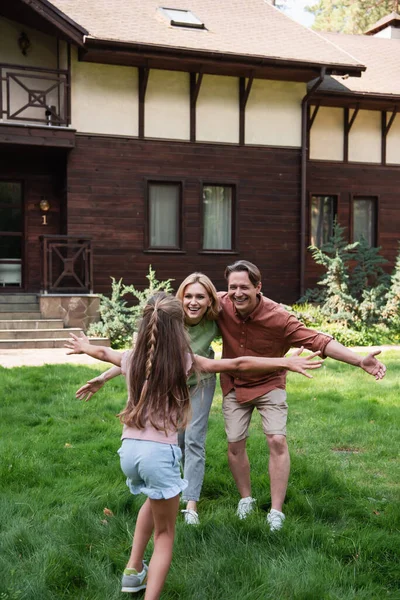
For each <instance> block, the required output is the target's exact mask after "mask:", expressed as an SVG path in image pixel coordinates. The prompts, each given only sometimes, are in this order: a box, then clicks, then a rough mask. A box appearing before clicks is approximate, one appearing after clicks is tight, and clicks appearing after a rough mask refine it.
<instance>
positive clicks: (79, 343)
mask: <svg viewBox="0 0 400 600" xmlns="http://www.w3.org/2000/svg"><path fill="white" fill-rule="evenodd" d="M70 336H71V337H70V339H69V340H68V341H67V343H66V344H64V347H65V348H69V350H70V352H67V354H87V355H88V356H92V357H93V358H97V360H102V361H104V362H109V363H111V364H113V365H116V366H117V367H120V366H121V360H122V355H123V352H117V351H116V350H112V349H111V348H107V347H106V346H93V345H92V344H90V342H89V340H88V339H87V337H86V335H84V334H83V336H81V337H78V336H77V335H75V334H74V333H70Z"/></svg>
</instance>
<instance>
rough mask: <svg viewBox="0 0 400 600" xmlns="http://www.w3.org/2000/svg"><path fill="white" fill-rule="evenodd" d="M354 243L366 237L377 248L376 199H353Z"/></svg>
mask: <svg viewBox="0 0 400 600" xmlns="http://www.w3.org/2000/svg"><path fill="white" fill-rule="evenodd" d="M352 218H353V240H352V241H353V242H358V241H359V240H360V239H361V237H364V238H365V240H366V241H367V242H368V244H369V245H370V246H376V198H368V197H363V198H360V197H357V198H353V215H352Z"/></svg>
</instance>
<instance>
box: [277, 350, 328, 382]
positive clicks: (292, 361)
mask: <svg viewBox="0 0 400 600" xmlns="http://www.w3.org/2000/svg"><path fill="white" fill-rule="evenodd" d="M303 350H304V348H298V349H297V350H296V351H295V352H293V354H292V355H291V356H288V357H287V358H286V361H287V365H288V366H287V367H286V368H287V369H288V370H289V371H294V372H295V373H301V375H304V376H305V377H308V378H309V379H312V375H309V374H308V373H307V370H309V369H319V368H320V367H321V366H322V365H323V362H324V361H323V360H322V358H320V359H319V360H312V359H313V358H315V357H316V356H319V355H320V354H321V352H320V351H318V352H313V353H312V354H309V355H308V356H304V357H303V356H300V354H301V353H302V352H303ZM306 369H307V370H306Z"/></svg>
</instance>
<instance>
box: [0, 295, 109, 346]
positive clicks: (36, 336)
mask: <svg viewBox="0 0 400 600" xmlns="http://www.w3.org/2000/svg"><path fill="white" fill-rule="evenodd" d="M81 331H82V329H80V328H72V327H71V328H64V323H63V320H62V319H42V317H41V313H40V309H39V301H38V299H37V296H36V294H0V351H1V350H9V349H19V348H63V347H64V344H65V341H66V340H67V339H68V338H69V334H70V332H72V333H75V334H76V335H79V334H80V333H81ZM90 341H91V343H93V344H96V345H97V346H109V345H110V343H109V340H108V339H107V338H90Z"/></svg>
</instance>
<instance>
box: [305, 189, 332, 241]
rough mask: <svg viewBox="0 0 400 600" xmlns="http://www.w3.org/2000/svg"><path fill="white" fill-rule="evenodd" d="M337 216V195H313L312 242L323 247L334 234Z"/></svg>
mask: <svg viewBox="0 0 400 600" xmlns="http://www.w3.org/2000/svg"><path fill="white" fill-rule="evenodd" d="M335 217H336V197H335V196H312V197H311V244H312V245H313V246H317V247H319V248H320V247H321V246H322V245H323V244H326V242H327V241H328V240H329V238H330V237H331V236H332V234H333V225H334V222H335Z"/></svg>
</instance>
